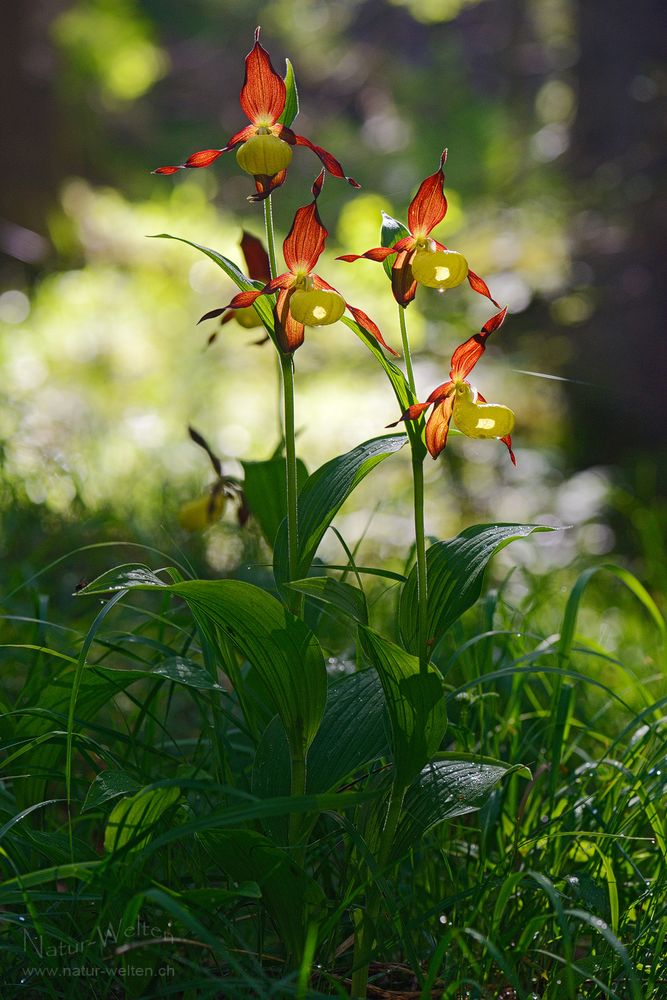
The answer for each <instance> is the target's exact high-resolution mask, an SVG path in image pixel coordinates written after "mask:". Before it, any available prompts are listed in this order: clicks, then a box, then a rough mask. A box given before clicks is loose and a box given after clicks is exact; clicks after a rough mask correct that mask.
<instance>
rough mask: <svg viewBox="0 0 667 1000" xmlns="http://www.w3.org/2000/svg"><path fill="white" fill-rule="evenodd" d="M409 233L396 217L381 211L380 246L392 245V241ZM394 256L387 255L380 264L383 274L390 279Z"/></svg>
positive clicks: (396, 241) (395, 241)
mask: <svg viewBox="0 0 667 1000" xmlns="http://www.w3.org/2000/svg"><path fill="white" fill-rule="evenodd" d="M409 235H410V230H409V229H408V228H407V226H404V225H403V223H402V222H399V221H398V219H394V218H392V216H391V215H387V213H386V212H383V213H382V228H381V230H380V246H383V247H393V245H394V243H398V241H399V240H402V239H404V237H406V236H409ZM395 260H396V258H395V257H387V259H386V260H384V261H383V262H382V266H383V268H384V270H385V274H386V275H387V277H388V278H389V279H390V280H391V269H392V265H393V263H394V261H395Z"/></svg>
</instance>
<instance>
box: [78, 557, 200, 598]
mask: <svg viewBox="0 0 667 1000" xmlns="http://www.w3.org/2000/svg"><path fill="white" fill-rule="evenodd" d="M161 572H165V571H164V570H157V571H155V570H152V569H149V567H148V566H144V565H143V564H142V563H124V564H123V565H122V566H114V568H113V569H110V570H107V572H106V573H102V575H101V576H98V577H97V578H96V579H95V580H93V581H92V583H88V584H86V586H85V587H82V588H81V589H80V590H78V591H77V596H79V597H85V596H86V595H88V594H109V593H113V592H114V591H117V590H132V588H133V587H139V586H140V587H142V588H144V587H145V588H149V587H167V586H168V584H167V583H165V581H164V580H161V579H160V577H159V576H158V575H157V574H158V573H161ZM166 572H168V573H170V574H171V573H172V572H175V573H176V574H177V577H176V579H180V574H179V573H178V570H171V568H169V569H167V570H166ZM172 579H173V577H172Z"/></svg>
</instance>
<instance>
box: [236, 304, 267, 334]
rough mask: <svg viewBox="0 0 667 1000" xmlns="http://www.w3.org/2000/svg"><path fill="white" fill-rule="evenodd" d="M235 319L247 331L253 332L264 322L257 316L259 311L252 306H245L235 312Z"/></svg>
mask: <svg viewBox="0 0 667 1000" xmlns="http://www.w3.org/2000/svg"><path fill="white" fill-rule="evenodd" d="M234 319H235V320H236V322H237V323H238V324H239V326H242V327H243V328H244V329H245V330H252V329H253V328H254V327H256V326H262V321H261V319H260V318H259V316H258V315H257V310H256V309H254V308H253V307H252V306H245V307H244V308H241V309H235V310H234Z"/></svg>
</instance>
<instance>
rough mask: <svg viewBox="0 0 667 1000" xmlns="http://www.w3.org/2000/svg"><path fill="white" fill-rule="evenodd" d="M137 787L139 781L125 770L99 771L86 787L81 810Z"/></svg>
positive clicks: (92, 807)
mask: <svg viewBox="0 0 667 1000" xmlns="http://www.w3.org/2000/svg"><path fill="white" fill-rule="evenodd" d="M139 787H140V785H139V782H138V781H136V780H135V779H134V778H132V777H130V775H129V774H126V772H125V771H111V770H109V771H101V772H100V773H99V774H98V775H97V777H96V778H95V780H94V781H93V783H92V784H91V786H90V788H89V789H88V793H87V795H86V798H85V801H84V803H83V806H82V807H81V811H82V812H85V811H86V809H96V808H97V807H98V806H101V805H102V803H104V802H108V801H109V800H110V799H115V798H117V797H118V796H119V795H128V794H130V793H132V792H136V791H137V789H138V788H139Z"/></svg>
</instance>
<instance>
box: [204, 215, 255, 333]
mask: <svg viewBox="0 0 667 1000" xmlns="http://www.w3.org/2000/svg"><path fill="white" fill-rule="evenodd" d="M241 251H242V253H243V257H244V259H245V262H246V272H247V274H248V277H249V278H254V279H255V280H257V281H263V282H267V281H270V280H271V265H270V263H269V255H268V253H267V252H266V250H265V249H264V244H263V243H262V241H261V240H259V239H257V237H256V236H252V235H251V233H246V231H245V230H244V231H243V236H242V237H241ZM216 316H221V317H222V319H221V320H220V326H224V325H225V323H229V321H230V320H232V319H235V320H236V322H237V323H238V324H239V326H242V327H244V329H246V330H251V329H253V328H254V327H258V326H262V321H261V319H260V318H259V316H258V315H257V311H256V310H255V309H253V307H252V306H247V308H245V309H212V310H211V311H210V312H207V313H206V315H205V316H202V318H201V319H200V320H199V322H200V323H203V322H204V320H206V319H215V318H216ZM217 336H218V331H217V330H216V332H215V333H212V334H211V336H210V337H209V338H208V343H209V346H210V345H211V344H212V343H214V341H215V340H216V339H217ZM268 339H269V338H268V336H267V337H264V338H263V339H262V340H261V341H260V342H259V343H265V342H266V341H267V340H268Z"/></svg>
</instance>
